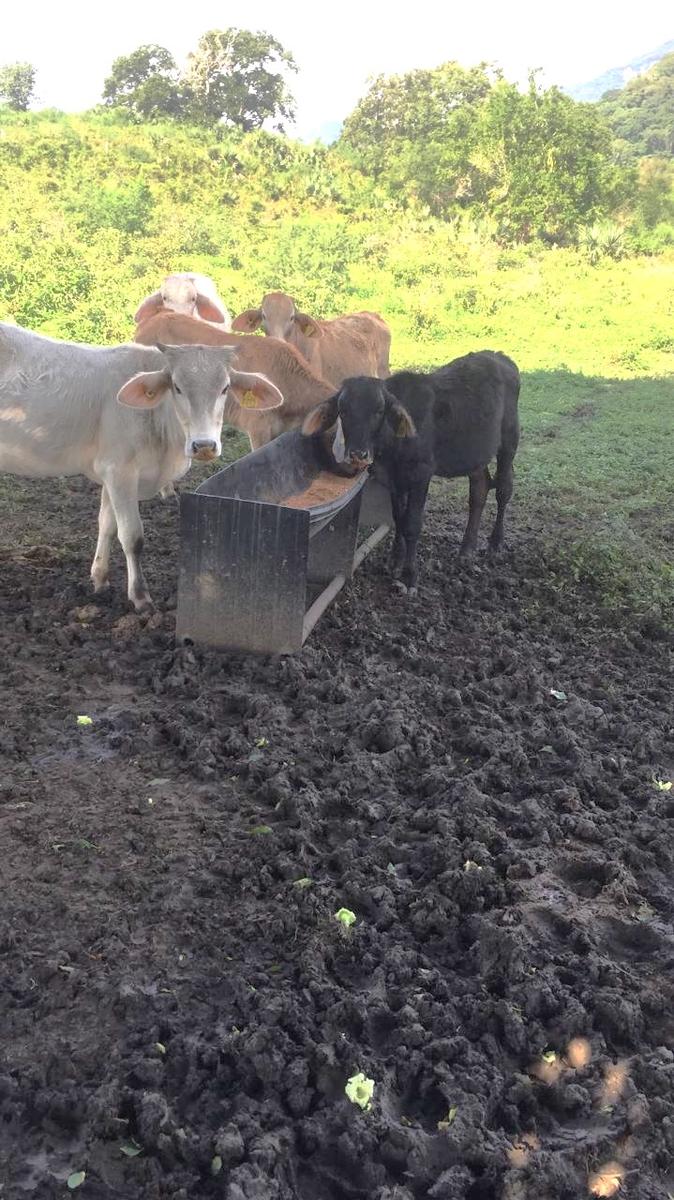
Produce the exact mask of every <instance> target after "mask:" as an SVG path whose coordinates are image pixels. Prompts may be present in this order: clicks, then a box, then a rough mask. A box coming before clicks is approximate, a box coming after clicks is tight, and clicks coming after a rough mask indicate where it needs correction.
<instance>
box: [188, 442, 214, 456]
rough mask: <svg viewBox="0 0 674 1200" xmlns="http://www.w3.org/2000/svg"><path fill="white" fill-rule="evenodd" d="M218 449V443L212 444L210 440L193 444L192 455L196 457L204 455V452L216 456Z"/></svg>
mask: <svg viewBox="0 0 674 1200" xmlns="http://www.w3.org/2000/svg"><path fill="white" fill-rule="evenodd" d="M216 449H217V443H216V442H211V441H208V440H206V441H195V442H192V453H193V454H195V455H196V454H203V453H204V451H206V452H210V453H211V454H215V451H216Z"/></svg>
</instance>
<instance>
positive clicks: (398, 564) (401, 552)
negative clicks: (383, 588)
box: [389, 488, 408, 579]
mask: <svg viewBox="0 0 674 1200" xmlns="http://www.w3.org/2000/svg"><path fill="white" fill-rule="evenodd" d="M407 502H408V493H407V492H402V491H398V489H397V488H392V489H391V512H392V513H393V526H394V530H395V533H394V538H393V545H392V547H391V555H390V558H389V566H390V568H391V572H392V574H393V577H394V579H397V578H398V576H399V575H400V573H401V571H402V569H403V566H404V563H405V535H404V533H403V525H404V521H405V513H406V512H407Z"/></svg>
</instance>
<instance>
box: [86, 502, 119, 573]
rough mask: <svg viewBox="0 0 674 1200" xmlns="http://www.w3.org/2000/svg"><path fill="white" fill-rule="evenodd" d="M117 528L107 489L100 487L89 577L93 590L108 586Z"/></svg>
mask: <svg viewBox="0 0 674 1200" xmlns="http://www.w3.org/2000/svg"><path fill="white" fill-rule="evenodd" d="M116 529H117V521H116V520H115V514H114V512H113V508H112V504H111V503H110V497H109V495H108V489H107V488H106V487H105V485H104V486H103V487H102V488H101V506H100V508H99V510H98V541H97V543H96V553H95V554H94V561H93V563H92V564H91V578H92V581H93V585H94V591H95V592H101V591H102V590H103V588H105V587H107V586H108V569H109V566H110V547H111V544H112V539H113V537H114V536H115V531H116Z"/></svg>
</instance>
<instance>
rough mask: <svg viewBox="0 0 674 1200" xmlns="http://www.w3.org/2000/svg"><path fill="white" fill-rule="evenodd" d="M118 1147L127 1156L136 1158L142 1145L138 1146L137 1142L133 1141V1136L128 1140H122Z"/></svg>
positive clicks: (141, 1151)
mask: <svg viewBox="0 0 674 1200" xmlns="http://www.w3.org/2000/svg"><path fill="white" fill-rule="evenodd" d="M119 1148H120V1150H121V1151H122V1154H125V1155H126V1157H127V1158H137V1157H138V1155H139V1154H142V1153H143V1147H142V1146H139V1145H138V1142H134V1140H133V1138H131V1140H130V1141H129V1142H122V1144H121V1146H120V1147H119Z"/></svg>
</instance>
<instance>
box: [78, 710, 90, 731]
mask: <svg viewBox="0 0 674 1200" xmlns="http://www.w3.org/2000/svg"><path fill="white" fill-rule="evenodd" d="M77 724H78V725H79V726H80V728H81V729H85V728H86V727H87V725H93V721H92V719H91V717H88V716H87V715H86V713H81V714H80V716H79V717H78V718H77Z"/></svg>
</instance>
